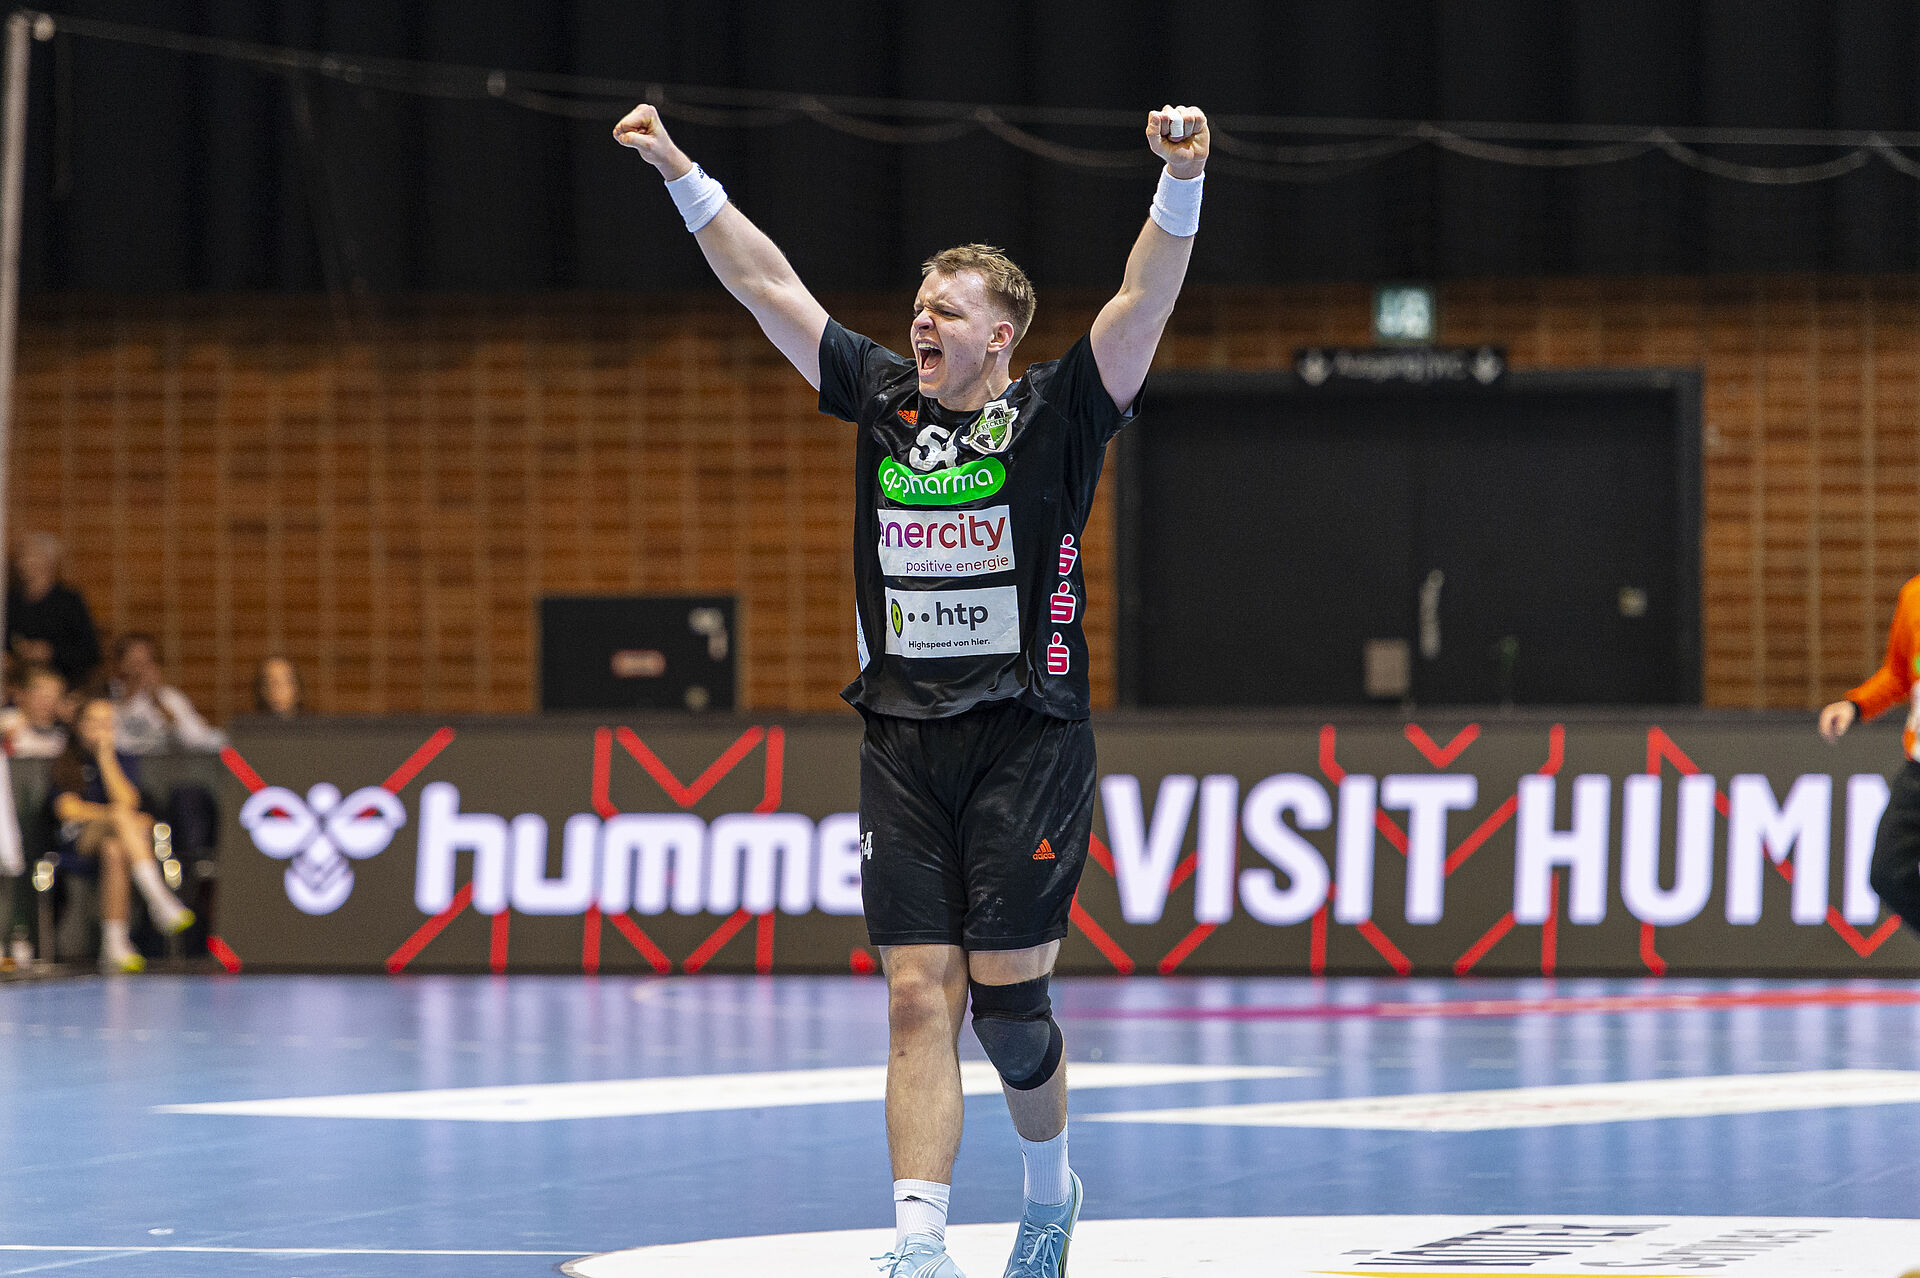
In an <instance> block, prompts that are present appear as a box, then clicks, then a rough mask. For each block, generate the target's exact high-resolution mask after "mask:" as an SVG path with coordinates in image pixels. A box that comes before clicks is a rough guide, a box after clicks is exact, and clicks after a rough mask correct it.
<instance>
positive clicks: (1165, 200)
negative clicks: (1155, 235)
mask: <svg viewBox="0 0 1920 1278" xmlns="http://www.w3.org/2000/svg"><path fill="white" fill-rule="evenodd" d="M1206 181H1207V175H1206V174H1205V173H1202V174H1200V175H1199V176H1197V177H1190V178H1177V177H1175V176H1174V175H1173V172H1172V170H1170V169H1161V170H1160V186H1159V189H1157V190H1156V191H1154V193H1153V207H1152V208H1151V209H1149V210H1147V214H1148V216H1149V217H1151V218H1152V219H1153V221H1154V225H1156V226H1158V227H1159V228H1160V229H1161V230H1163V231H1165V232H1166V233H1167V234H1168V235H1178V236H1181V237H1182V238H1184V237H1186V236H1189V235H1193V234H1196V233H1198V231H1199V230H1200V188H1201V187H1202V186H1204V185H1205V184H1206Z"/></svg>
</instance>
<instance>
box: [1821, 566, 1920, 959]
mask: <svg viewBox="0 0 1920 1278" xmlns="http://www.w3.org/2000/svg"><path fill="white" fill-rule="evenodd" d="M1916 663H1920V577H1915V578H1913V579H1912V580H1910V581H1908V582H1907V584H1906V585H1904V586H1902V587H1900V600H1899V602H1898V603H1897V604H1895V605H1894V609H1893V629H1892V631H1891V633H1889V634H1888V636H1887V659H1886V661H1885V662H1883V663H1882V664H1881V666H1880V668H1879V669H1878V670H1876V671H1874V672H1873V674H1871V675H1869V676H1868V677H1867V680H1866V682H1864V683H1862V684H1861V685H1860V686H1859V687H1857V688H1855V689H1853V690H1852V691H1851V692H1849V693H1847V695H1846V696H1845V697H1843V698H1842V699H1840V700H1839V701H1836V702H1834V703H1833V704H1832V705H1830V706H1828V707H1827V708H1826V709H1824V710H1822V711H1821V712H1820V735H1821V736H1823V737H1825V738H1826V739H1827V740H1828V741H1838V740H1839V739H1840V737H1841V735H1842V734H1843V733H1845V732H1846V730H1847V729H1848V728H1851V727H1852V726H1853V725H1854V723H1855V722H1857V721H1858V720H1861V719H1872V718H1874V717H1875V716H1877V715H1879V714H1880V713H1882V712H1883V711H1885V710H1886V709H1887V708H1888V707H1890V706H1892V705H1894V704H1895V703H1896V702H1900V701H1905V702H1906V703H1907V726H1906V730H1905V731H1903V732H1902V733H1901V734H1900V744H1901V746H1902V748H1903V749H1904V750H1905V751H1906V755H1907V765H1906V766H1905V767H1904V768H1902V769H1900V771H1899V772H1898V773H1896V774H1895V775H1894V778H1893V786H1892V792H1891V793H1890V794H1889V795H1888V798H1887V810H1886V812H1885V813H1883V814H1882V815H1881V817H1880V832H1879V834H1878V835H1876V836H1875V838H1874V844H1873V864H1872V866H1871V867H1870V868H1869V870H1868V872H1867V881H1868V882H1869V883H1871V884H1872V885H1873V890H1874V891H1875V892H1877V893H1879V894H1880V899H1881V900H1882V901H1884V902H1886V903H1887V906H1888V908H1889V909H1891V910H1892V911H1893V912H1894V913H1896V914H1898V915H1899V916H1900V917H1901V918H1903V919H1905V920H1906V921H1907V924H1908V926H1910V927H1913V928H1916V929H1920V751H1916V750H1915V748H1914V747H1915V733H1916V730H1920V687H1916V683H1920V666H1917V664H1916Z"/></svg>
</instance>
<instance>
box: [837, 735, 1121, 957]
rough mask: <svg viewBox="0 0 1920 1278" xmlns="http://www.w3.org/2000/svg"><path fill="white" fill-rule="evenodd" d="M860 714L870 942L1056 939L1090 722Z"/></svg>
mask: <svg viewBox="0 0 1920 1278" xmlns="http://www.w3.org/2000/svg"><path fill="white" fill-rule="evenodd" d="M866 720H867V734H866V739H865V740H864V741H862V742H861V744H860V839H861V850H862V854H863V859H862V861H861V863H860V872H861V877H860V891H861V898H862V900H863V901H864V902H865V904H866V912H867V935H868V936H869V937H871V938H872V940H873V943H874V944H875V945H958V946H961V947H963V948H965V949H968V950H1024V949H1028V948H1031V947H1032V946H1035V945H1044V944H1045V943H1047V942H1048V941H1057V940H1059V939H1060V938H1061V937H1063V936H1065V935H1066V934H1067V911H1068V910H1069V909H1070V908H1071V907H1072V905H1073V894H1074V890H1075V889H1076V888H1078V887H1079V886H1080V870H1081V867H1082V866H1084V865H1085V864H1086V859H1087V836H1088V835H1089V834H1091V833H1092V830H1093V791H1094V757H1093V726H1092V725H1091V724H1089V723H1088V722H1087V721H1086V720H1085V719H1056V718H1053V717H1052V716H1050V715H1044V714H1041V713H1039V712H1038V711H1035V710H1029V709H1028V708H1027V707H1025V706H1023V705H1021V704H1019V703H1018V702H1013V701H1005V702H996V703H993V704H990V705H986V706H981V707H978V708H976V709H973V710H969V711H967V712H966V713H964V714H959V715H955V716H953V717H952V718H950V719H902V718H896V717H894V716H892V715H880V714H867V715H866Z"/></svg>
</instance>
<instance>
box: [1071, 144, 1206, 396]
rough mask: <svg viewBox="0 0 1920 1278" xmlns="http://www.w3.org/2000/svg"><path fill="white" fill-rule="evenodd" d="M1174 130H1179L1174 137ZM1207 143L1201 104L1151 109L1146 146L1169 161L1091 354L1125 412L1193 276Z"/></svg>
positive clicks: (1097, 324)
mask: <svg viewBox="0 0 1920 1278" xmlns="http://www.w3.org/2000/svg"><path fill="white" fill-rule="evenodd" d="M1163 130H1168V131H1169V132H1163ZM1174 130H1177V131H1178V132H1180V134H1181V136H1180V137H1177V138H1176V137H1172V136H1170V131H1174ZM1208 145H1209V137H1208V133H1207V117H1206V115H1205V113H1204V112H1202V111H1201V110H1200V109H1199V108H1198V107H1174V106H1169V107H1166V108H1163V109H1162V110H1159V111H1152V112H1149V113H1148V114H1147V146H1148V147H1150V148H1151V149H1152V151H1153V153H1154V154H1155V155H1157V156H1159V157H1160V158H1161V159H1162V160H1165V161H1166V165H1167V167H1166V168H1165V170H1163V172H1162V174H1161V178H1160V189H1159V191H1158V192H1157V193H1156V194H1155V195H1154V199H1153V211H1152V216H1151V217H1150V218H1149V219H1148V221H1147V224H1146V225H1145V226H1144V227H1142V228H1141V229H1140V238H1139V239H1137V240H1135V241H1134V242H1133V252H1131V253H1129V254H1128V255H1127V273H1126V277H1125V278H1124V279H1123V280H1122V281H1121V283H1120V291H1119V292H1118V293H1115V294H1114V295H1113V299H1112V300H1111V301H1109V302H1108V303H1107V304H1106V305H1105V306H1103V307H1101V308H1100V315H1099V317H1098V318H1097V319H1095V320H1094V321H1093V360H1094V363H1095V364H1096V365H1098V366H1099V369H1100V381H1101V383H1102V384H1103V385H1104V386H1105V387H1106V388H1107V394H1109V395H1111V396H1113V402H1114V403H1115V404H1116V405H1118V406H1119V408H1120V410H1121V411H1122V412H1125V411H1127V410H1128V409H1130V408H1132V407H1133V401H1134V400H1135V399H1137V398H1139V395H1140V388H1141V387H1142V386H1144V385H1145V384H1146V381H1147V368H1148V367H1149V366H1150V365H1151V364H1152V363H1153V352H1154V351H1155V350H1156V349H1157V348H1158V347H1159V345H1160V334H1161V333H1162V332H1164V331H1166V327H1167V320H1168V319H1170V318H1171V317H1172V315H1173V304H1174V302H1176V301H1177V300H1179V297H1180V286H1181V284H1183V283H1184V282H1185V281H1186V278H1187V262H1188V260H1189V259H1190V258H1191V257H1192V256H1193V236H1194V232H1195V231H1197V230H1198V229H1199V219H1200V188H1201V181H1202V179H1203V177H1204V175H1205V172H1206V167H1207V150H1208Z"/></svg>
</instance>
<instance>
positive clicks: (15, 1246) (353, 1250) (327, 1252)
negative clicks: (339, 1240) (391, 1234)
mask: <svg viewBox="0 0 1920 1278" xmlns="http://www.w3.org/2000/svg"><path fill="white" fill-rule="evenodd" d="M0 1251H88V1252H100V1251H104V1252H110V1253H112V1254H114V1255H122V1254H133V1253H136V1252H137V1253H139V1254H142V1255H145V1254H147V1253H149V1252H174V1251H191V1252H209V1251H211V1252H220V1253H221V1254H223V1255H233V1256H587V1255H591V1254H592V1253H591V1252H588V1251H585V1250H579V1251H448V1250H443V1249H430V1248H421V1247H189V1246H185V1245H180V1246H171V1247H157V1246H153V1245H150V1244H147V1243H129V1244H127V1245H126V1246H124V1247H109V1246H107V1245H105V1244H93V1243H45V1244H42V1243H0Z"/></svg>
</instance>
